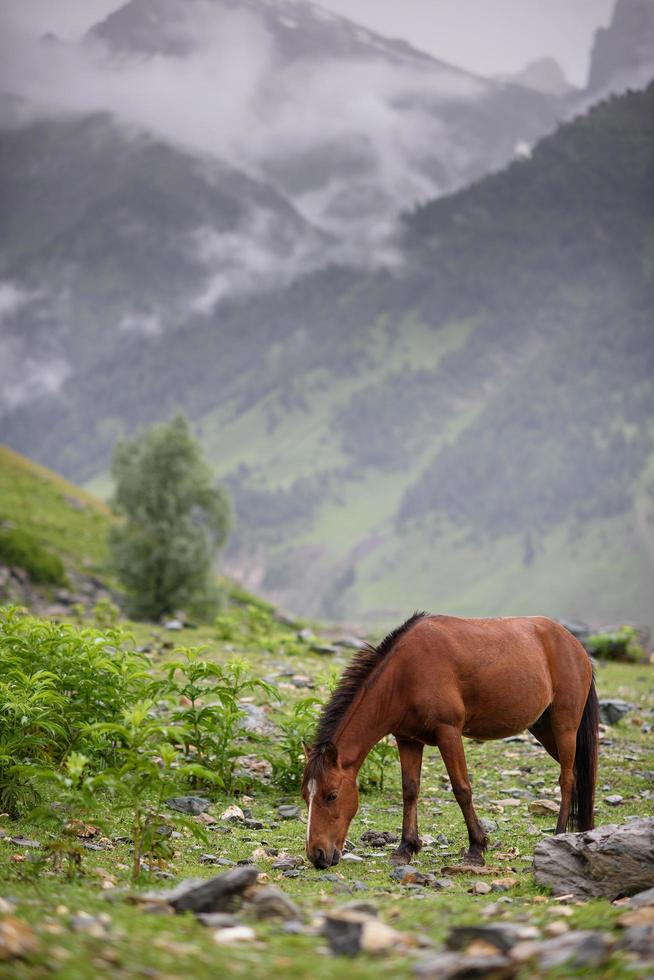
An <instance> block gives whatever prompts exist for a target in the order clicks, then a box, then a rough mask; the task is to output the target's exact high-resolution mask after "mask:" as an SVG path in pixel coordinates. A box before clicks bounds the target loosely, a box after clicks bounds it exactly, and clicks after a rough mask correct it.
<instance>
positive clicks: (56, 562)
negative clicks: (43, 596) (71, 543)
mask: <svg viewBox="0 0 654 980" xmlns="http://www.w3.org/2000/svg"><path fill="white" fill-rule="evenodd" d="M0 561H2V562H4V563H5V564H6V565H17V566H18V567H19V568H23V569H24V570H25V571H26V572H27V574H28V575H29V577H30V578H31V580H32V581H33V582H38V583H42V584H44V585H65V584H66V581H67V579H66V570H65V568H64V566H63V562H62V561H61V558H60V557H59V556H58V555H55V554H52V552H50V551H48V550H47V549H46V548H44V547H43V545H42V544H40V543H39V542H38V541H37V539H36V538H34V537H33V536H32V535H31V534H28V533H27V531H22V530H21V529H20V528H0Z"/></svg>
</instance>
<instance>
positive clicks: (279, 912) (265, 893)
mask: <svg viewBox="0 0 654 980" xmlns="http://www.w3.org/2000/svg"><path fill="white" fill-rule="evenodd" d="M247 899H248V902H250V904H251V905H252V907H253V909H254V911H255V913H256V915H257V916H258V918H260V919H272V918H280V919H299V918H301V912H300V910H299V908H298V907H297V905H296V904H295V902H293V901H291V899H290V898H289V897H288V895H285V894H284V892H283V891H282V890H281V888H277V886H276V885H265V886H264V887H263V888H257V889H254V890H253V891H251V892H249V893H248V895H247Z"/></svg>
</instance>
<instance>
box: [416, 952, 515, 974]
mask: <svg viewBox="0 0 654 980" xmlns="http://www.w3.org/2000/svg"><path fill="white" fill-rule="evenodd" d="M517 969H518V968H517V965H516V964H515V963H512V962H511V960H510V959H508V957H506V956H501V955H500V954H499V953H498V954H497V955H495V956H478V955H477V956H466V955H464V954H461V953H439V954H438V955H436V956H430V957H429V958H428V959H426V960H423V961H422V962H421V963H417V964H416V966H415V967H414V971H413V972H414V973H415V975H416V976H418V977H423V978H424V980H432V978H433V980H472V978H474V977H484V978H486V980H508V978H509V977H513V976H515V974H516V972H517Z"/></svg>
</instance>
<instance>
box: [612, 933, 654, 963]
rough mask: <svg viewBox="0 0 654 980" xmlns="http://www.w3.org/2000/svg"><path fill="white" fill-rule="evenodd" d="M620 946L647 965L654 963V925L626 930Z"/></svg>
mask: <svg viewBox="0 0 654 980" xmlns="http://www.w3.org/2000/svg"><path fill="white" fill-rule="evenodd" d="M618 945H619V948H620V949H626V950H627V951H628V952H630V953H635V954H636V956H638V957H639V958H640V959H641V960H644V961H645V962H646V963H654V925H645V926H631V927H630V928H629V929H626V930H625V933H624V936H622V938H621V939H620V942H619V944H618Z"/></svg>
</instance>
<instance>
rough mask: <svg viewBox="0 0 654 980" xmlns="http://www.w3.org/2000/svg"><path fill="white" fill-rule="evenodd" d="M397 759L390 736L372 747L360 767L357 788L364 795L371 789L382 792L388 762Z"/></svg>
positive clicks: (392, 739)
mask: <svg viewBox="0 0 654 980" xmlns="http://www.w3.org/2000/svg"><path fill="white" fill-rule="evenodd" d="M397 757H398V756H397V746H396V744H395V739H394V738H391V736H388V735H387V736H386V738H382V739H381V741H380V742H377V744H376V745H375V746H373V748H372V749H371V750H370V752H369V753H368V756H367V758H366V761H365V762H364V764H363V766H362V767H361V773H360V776H359V786H360V788H361V789H362V790H363V792H364V793H365V792H369V791H370V790H372V789H379V790H380V791H383V789H384V777H385V775H386V772H387V771H388V765H389V762H390V761H391V760H392V759H397Z"/></svg>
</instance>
